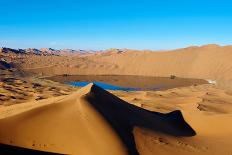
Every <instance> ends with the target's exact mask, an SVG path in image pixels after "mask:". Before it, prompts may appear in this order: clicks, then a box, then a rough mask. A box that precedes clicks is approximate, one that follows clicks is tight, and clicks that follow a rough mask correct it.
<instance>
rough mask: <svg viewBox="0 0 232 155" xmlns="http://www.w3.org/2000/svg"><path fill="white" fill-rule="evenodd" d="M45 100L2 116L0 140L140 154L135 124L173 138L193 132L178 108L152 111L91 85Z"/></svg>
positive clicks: (80, 150) (70, 151)
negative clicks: (166, 110) (10, 114)
mask: <svg viewBox="0 0 232 155" xmlns="http://www.w3.org/2000/svg"><path fill="white" fill-rule="evenodd" d="M44 101H45V100H44ZM46 102H47V104H46V105H43V106H40V107H37V108H34V109H31V110H27V111H25V112H21V113H19V114H14V115H12V116H10V117H9V116H8V117H6V118H3V119H1V120H0V142H1V143H3V144H10V145H16V146H21V147H26V148H33V149H38V150H45V151H51V152H58V153H67V154H116V155H118V154H138V152H137V149H136V146H135V141H134V136H133V134H132V131H133V129H134V127H136V126H139V127H143V128H147V129H150V130H152V131H156V132H161V133H164V134H166V135H171V136H187V137H188V136H194V135H195V132H194V130H192V129H191V127H190V126H189V125H188V124H187V123H185V121H184V120H183V118H182V115H181V113H180V112H179V111H175V112H173V113H169V114H167V115H164V114H161V113H151V112H149V111H146V110H143V109H141V108H138V107H136V106H133V105H130V104H128V103H126V102H124V101H123V100H120V99H119V98H117V97H116V96H114V95H112V94H110V93H108V92H107V91H105V90H103V89H101V88H100V87H97V86H95V85H91V84H90V85H88V86H86V87H84V88H82V89H80V90H79V91H78V92H76V93H74V94H72V95H70V96H67V97H65V98H63V99H59V100H57V101H56V102H55V103H53V104H48V103H49V102H51V100H49V99H48V100H46ZM53 102H54V101H53ZM15 110H16V111H17V109H15ZM14 113H15V112H14Z"/></svg>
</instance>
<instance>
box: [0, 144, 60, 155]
mask: <svg viewBox="0 0 232 155" xmlns="http://www.w3.org/2000/svg"><path fill="white" fill-rule="evenodd" d="M0 154H1V155H16V154H23V155H32V154H33V155H61V154H58V153H51V152H45V151H38V150H33V149H27V148H22V147H17V146H12V145H6V144H0Z"/></svg>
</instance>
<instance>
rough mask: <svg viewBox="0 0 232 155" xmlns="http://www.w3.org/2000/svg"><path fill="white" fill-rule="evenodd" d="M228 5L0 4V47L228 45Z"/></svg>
mask: <svg viewBox="0 0 232 155" xmlns="http://www.w3.org/2000/svg"><path fill="white" fill-rule="evenodd" d="M231 6H232V2H230V1H229V0H228V1H226V0H220V1H219V0H218V1H212V0H0V46H7V47H12V48H27V47H35V48H41V47H51V48H57V49H60V48H72V49H94V50H98V49H107V48H130V49H153V50H160V49H174V48H179V47H185V46H191V45H203V44H209V43H217V44H221V45H228V44H232V9H231Z"/></svg>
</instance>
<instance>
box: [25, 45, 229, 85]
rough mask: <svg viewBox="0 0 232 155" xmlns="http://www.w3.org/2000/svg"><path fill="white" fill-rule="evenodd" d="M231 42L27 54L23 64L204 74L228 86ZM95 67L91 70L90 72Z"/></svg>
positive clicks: (78, 70)
mask: <svg viewBox="0 0 232 155" xmlns="http://www.w3.org/2000/svg"><path fill="white" fill-rule="evenodd" d="M231 51H232V46H217V45H207V46H202V47H188V48H183V49H177V50H174V51H165V52H149V51H132V50H126V51H124V52H115V51H113V52H106V53H98V54H95V55H89V56H84V57H80V56H76V57H68V56H67V57H41V56H35V57H26V58H25V59H22V60H21V62H22V63H20V64H21V66H22V68H24V69H26V70H28V71H30V72H35V73H40V74H42V75H54V74H59V75H61V74H72V75H75V74H87V75H89V74H98V75H101V74H107V75H112V74H116V75H145V76H168V77H169V76H170V75H172V74H174V75H177V76H180V77H189V78H203V79H213V80H217V81H218V84H219V85H221V86H224V87H231V86H232V83H231V80H232V79H231V77H232V64H231V59H232V52H231ZM93 71H94V72H93Z"/></svg>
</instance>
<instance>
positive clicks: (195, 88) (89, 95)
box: [0, 45, 232, 155]
mask: <svg viewBox="0 0 232 155" xmlns="http://www.w3.org/2000/svg"><path fill="white" fill-rule="evenodd" d="M231 51H232V47H231V46H224V47H221V46H217V45H207V46H202V47H189V48H184V49H178V50H175V51H166V52H150V51H132V50H125V51H118V50H111V51H107V52H99V53H95V54H88V55H78V56H37V55H20V54H4V55H3V56H2V57H3V58H4V59H6V60H7V61H8V62H10V63H9V64H12V66H14V68H13V69H8V68H7V65H4V64H3V65H2V66H0V68H1V69H0V70H1V76H0V79H1V83H0V86H1V87H0V102H1V106H0V150H1V152H0V154H1V153H2V154H10V153H9V150H15V149H16V148H15V147H14V146H17V147H20V148H26V149H22V150H20V151H21V153H22V152H23V154H26V153H27V151H28V150H27V149H32V151H33V150H38V151H46V152H52V153H58V154H59V153H60V154H81V155H92V154H94V155H104V154H107V155H108V154H110V155H124V154H125V155H154V154H157V155H170V154H178V155H186V154H190V155H222V154H223V155H231V154H232V149H231V145H232V126H231V125H230V123H231V122H232V90H231V88H232V82H231V78H232V63H230V60H231V58H232V53H231ZM63 74H68V75H78V74H79V75H142V76H164V77H169V76H170V75H176V76H178V77H187V78H199V79H211V80H216V81H217V84H216V85H215V84H202V85H192V86H188V87H178V88H172V89H168V90H160V91H130V92H127V91H108V90H104V89H102V88H100V87H98V86H96V85H93V84H89V85H87V86H86V87H83V88H74V87H71V86H67V85H63V84H60V83H57V82H53V81H49V80H44V79H41V78H39V77H45V76H54V75H63ZM9 148H10V149H9ZM46 152H36V151H35V152H33V153H32V154H46ZM14 153H15V152H13V153H11V154H14Z"/></svg>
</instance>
